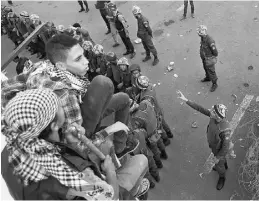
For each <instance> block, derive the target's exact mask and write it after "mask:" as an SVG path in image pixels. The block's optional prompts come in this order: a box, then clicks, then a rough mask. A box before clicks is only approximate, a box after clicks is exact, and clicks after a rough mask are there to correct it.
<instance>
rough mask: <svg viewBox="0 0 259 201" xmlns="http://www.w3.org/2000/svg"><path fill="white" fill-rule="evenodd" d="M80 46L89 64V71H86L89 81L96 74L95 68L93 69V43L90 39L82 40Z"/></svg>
mask: <svg viewBox="0 0 259 201" xmlns="http://www.w3.org/2000/svg"><path fill="white" fill-rule="evenodd" d="M82 48H83V49H84V56H85V57H86V58H87V59H88V61H89V64H88V66H89V71H88V72H87V74H88V79H89V81H92V80H93V78H94V77H95V76H97V75H98V73H96V69H95V66H94V62H95V55H94V52H93V44H92V42H91V41H84V42H83V43H82Z"/></svg>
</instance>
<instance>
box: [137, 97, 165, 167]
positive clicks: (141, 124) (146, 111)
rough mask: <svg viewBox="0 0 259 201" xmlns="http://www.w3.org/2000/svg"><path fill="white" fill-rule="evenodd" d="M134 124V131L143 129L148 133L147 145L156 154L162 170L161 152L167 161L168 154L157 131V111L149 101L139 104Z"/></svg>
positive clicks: (156, 159) (155, 156)
mask: <svg viewBox="0 0 259 201" xmlns="http://www.w3.org/2000/svg"><path fill="white" fill-rule="evenodd" d="M132 124H133V127H134V129H138V128H142V129H145V130H146V131H147V136H146V137H145V138H146V141H147V145H148V146H149V148H150V149H151V151H152V152H153V154H154V160H155V162H156V165H157V167H158V168H162V167H163V164H162V161H161V159H160V151H161V156H162V155H163V158H165V159H166V158H167V154H166V152H165V146H164V144H163V141H162V138H161V135H160V134H159V133H158V131H157V118H156V113H155V110H154V108H153V106H152V105H151V103H150V102H149V101H147V100H144V101H142V102H141V103H140V104H139V108H138V110H137V111H136V112H134V113H133V114H132Z"/></svg>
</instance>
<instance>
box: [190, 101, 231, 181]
mask: <svg viewBox="0 0 259 201" xmlns="http://www.w3.org/2000/svg"><path fill="white" fill-rule="evenodd" d="M186 103H187V105H189V106H190V107H192V108H193V109H195V110H197V111H199V112H201V113H202V114H204V115H206V116H208V117H210V116H211V112H210V111H209V110H208V109H205V108H203V107H202V106H200V105H198V104H196V103H194V102H191V101H187V102H186ZM230 133H231V127H230V124H229V122H228V121H227V120H225V119H223V120H222V121H220V122H216V120H215V119H213V118H210V122H209V125H208V127H207V140H208V144H209V147H210V149H211V151H212V153H213V154H214V156H216V157H217V158H219V162H218V163H217V164H216V165H215V168H214V169H215V170H216V171H217V172H218V174H219V176H220V177H225V173H226V169H227V168H228V166H227V160H226V156H227V154H228V153H229V150H230V149H229V148H230Z"/></svg>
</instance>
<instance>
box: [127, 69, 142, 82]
mask: <svg viewBox="0 0 259 201" xmlns="http://www.w3.org/2000/svg"><path fill="white" fill-rule="evenodd" d="M129 71H130V76H131V85H132V86H135V82H136V79H137V78H138V77H139V76H140V75H141V69H140V65H138V64H132V65H131V66H130V67H129Z"/></svg>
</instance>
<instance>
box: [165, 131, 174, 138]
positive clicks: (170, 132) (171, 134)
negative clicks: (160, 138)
mask: <svg viewBox="0 0 259 201" xmlns="http://www.w3.org/2000/svg"><path fill="white" fill-rule="evenodd" d="M166 135H167V136H168V137H169V138H173V137H174V134H173V133H172V131H167V132H166Z"/></svg>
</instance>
